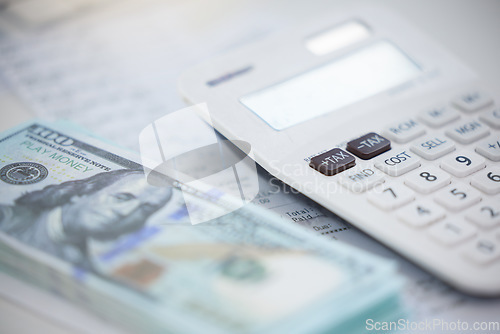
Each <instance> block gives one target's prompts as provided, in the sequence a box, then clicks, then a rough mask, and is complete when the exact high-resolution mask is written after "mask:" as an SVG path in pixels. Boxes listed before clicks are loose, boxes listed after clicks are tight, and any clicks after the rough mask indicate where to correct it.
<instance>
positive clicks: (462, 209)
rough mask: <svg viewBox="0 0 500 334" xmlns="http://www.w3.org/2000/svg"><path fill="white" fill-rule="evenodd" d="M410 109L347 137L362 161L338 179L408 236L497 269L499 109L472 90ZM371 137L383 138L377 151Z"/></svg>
mask: <svg viewBox="0 0 500 334" xmlns="http://www.w3.org/2000/svg"><path fill="white" fill-rule="evenodd" d="M413 116H414V117H410V118H407V119H403V120H401V121H399V122H395V123H392V124H390V125H389V126H387V127H385V128H384V129H383V131H382V132H380V133H382V134H383V136H381V135H378V134H377V133H376V132H370V133H368V134H366V135H364V136H361V137H359V138H357V139H355V140H352V141H350V142H349V143H348V144H347V148H346V149H347V151H349V152H351V153H353V154H354V155H355V156H357V157H358V158H360V159H363V160H365V161H362V163H363V164H364V165H360V166H356V167H355V168H352V169H350V170H347V171H344V172H342V173H341V174H339V175H338V176H337V180H338V182H339V183H340V184H341V185H342V186H343V187H345V188H347V189H349V190H350V191H352V192H354V193H358V194H361V193H363V194H361V195H360V196H363V197H364V198H365V199H366V201H367V202H369V203H370V205H372V206H373V207H375V208H377V209H378V210H381V211H383V212H385V213H386V214H387V215H388V216H390V217H395V218H396V221H394V223H396V224H401V226H402V227H403V226H405V227H406V228H407V229H409V234H407V236H408V238H409V240H408V243H413V242H418V243H419V242H422V243H423V244H427V245H435V247H438V249H441V250H442V251H443V252H446V254H447V255H446V256H451V255H450V254H452V255H453V258H455V259H456V260H459V259H460V261H462V260H463V261H466V262H468V263H469V264H470V266H477V267H479V266H481V267H483V268H490V269H491V267H492V266H497V267H498V268H500V163H499V162H500V109H499V108H495V107H494V106H493V100H492V99H491V97H490V96H489V95H487V94H485V93H484V92H481V91H478V90H475V91H470V92H466V93H464V94H460V95H458V96H455V98H454V99H452V100H450V103H449V104H435V105H431V106H430V107H429V108H426V109H420V110H417V113H416V114H415V115H413ZM374 130H375V129H374ZM379 138H383V139H384V140H387V142H389V140H390V141H391V143H384V145H386V146H385V148H384V150H379V151H377V147H376V146H377V145H379V144H380V142H382V141H381V140H380V139H379ZM368 139H370V141H368ZM371 146H373V148H372V147H371ZM387 147H390V149H388V150H387V151H385V149H387ZM384 151H385V152H384ZM373 152H375V153H373ZM358 161H359V160H358ZM383 223H384V222H383V221H382V222H380V221H377V222H376V224H383ZM391 223H393V222H392V221H391ZM410 236H411V237H410ZM440 255H441V254H439V252H437V253H436V257H439V256H440ZM432 262H433V261H432V260H431V259H429V263H432ZM497 267H494V268H495V270H497V269H498V268H497ZM490 269H488V270H490Z"/></svg>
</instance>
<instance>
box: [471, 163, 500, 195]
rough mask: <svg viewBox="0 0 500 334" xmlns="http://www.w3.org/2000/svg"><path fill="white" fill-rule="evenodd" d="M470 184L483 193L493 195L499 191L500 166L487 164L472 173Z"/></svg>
mask: <svg viewBox="0 0 500 334" xmlns="http://www.w3.org/2000/svg"><path fill="white" fill-rule="evenodd" d="M470 184H471V185H472V186H473V187H474V188H477V189H479V190H481V191H482V192H484V193H487V194H490V195H495V194H498V193H500V167H496V166H488V167H486V168H485V169H484V170H482V171H481V172H479V173H477V175H474V177H473V178H472V180H471V182H470Z"/></svg>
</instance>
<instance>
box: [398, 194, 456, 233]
mask: <svg viewBox="0 0 500 334" xmlns="http://www.w3.org/2000/svg"><path fill="white" fill-rule="evenodd" d="M396 216H397V217H398V219H399V220H401V221H402V222H403V223H406V224H407V225H410V226H412V227H424V226H427V225H430V224H432V223H435V222H437V221H439V220H441V219H443V218H445V217H446V212H445V211H444V210H443V209H442V208H441V207H440V206H438V205H437V204H435V203H433V202H432V201H430V200H421V201H417V202H413V203H411V204H410V205H407V206H404V207H403V208H401V209H399V210H398V211H397V212H396Z"/></svg>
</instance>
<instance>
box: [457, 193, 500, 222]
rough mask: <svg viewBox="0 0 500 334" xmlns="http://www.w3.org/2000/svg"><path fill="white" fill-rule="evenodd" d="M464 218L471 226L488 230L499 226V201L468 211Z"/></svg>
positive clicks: (487, 202) (485, 203)
mask: <svg viewBox="0 0 500 334" xmlns="http://www.w3.org/2000/svg"><path fill="white" fill-rule="evenodd" d="M465 218H466V219H467V220H468V221H470V222H472V223H473V224H475V225H477V226H479V227H483V228H486V229H490V228H493V227H496V226H498V225H500V201H498V200H490V201H485V202H484V203H481V204H480V205H476V206H474V207H473V208H471V209H469V210H468V211H467V213H466V214H465Z"/></svg>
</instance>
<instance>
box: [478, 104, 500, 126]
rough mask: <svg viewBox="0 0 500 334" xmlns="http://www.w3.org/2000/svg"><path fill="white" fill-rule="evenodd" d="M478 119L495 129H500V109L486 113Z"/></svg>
mask: <svg viewBox="0 0 500 334" xmlns="http://www.w3.org/2000/svg"><path fill="white" fill-rule="evenodd" d="M479 119H480V120H481V121H483V122H485V123H486V124H488V125H489V126H491V127H493V128H495V129H500V109H493V110H490V111H487V112H485V113H484V114H482V115H481V116H479Z"/></svg>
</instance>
